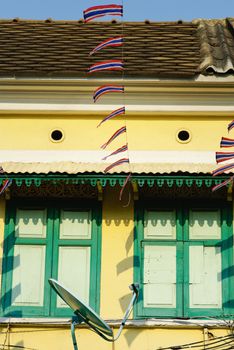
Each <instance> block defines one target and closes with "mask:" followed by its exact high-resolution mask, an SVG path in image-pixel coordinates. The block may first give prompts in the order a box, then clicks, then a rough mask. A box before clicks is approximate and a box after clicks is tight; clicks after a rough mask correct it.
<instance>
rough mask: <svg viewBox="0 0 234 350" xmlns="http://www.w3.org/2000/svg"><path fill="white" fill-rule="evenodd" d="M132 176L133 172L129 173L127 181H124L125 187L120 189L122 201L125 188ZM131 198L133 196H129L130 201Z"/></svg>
mask: <svg viewBox="0 0 234 350" xmlns="http://www.w3.org/2000/svg"><path fill="white" fill-rule="evenodd" d="M131 176H132V174H131V173H129V174H128V176H127V177H126V179H125V181H124V184H123V187H122V188H121V191H120V193H119V200H120V201H121V200H122V196H123V192H124V190H125V187H126V186H127V183H128V182H129V181H130V179H131ZM130 198H131V197H129V202H130ZM129 204H130V203H128V205H129ZM128 205H127V206H128Z"/></svg>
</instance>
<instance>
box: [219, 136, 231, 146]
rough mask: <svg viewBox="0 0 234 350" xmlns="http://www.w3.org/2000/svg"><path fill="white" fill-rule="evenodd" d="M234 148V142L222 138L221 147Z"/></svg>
mask: <svg viewBox="0 0 234 350" xmlns="http://www.w3.org/2000/svg"><path fill="white" fill-rule="evenodd" d="M233 146H234V140H233V139H228V138H227V137H222V139H221V142H220V147H233Z"/></svg>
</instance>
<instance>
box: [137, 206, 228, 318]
mask: <svg viewBox="0 0 234 350" xmlns="http://www.w3.org/2000/svg"><path fill="white" fill-rule="evenodd" d="M150 211H153V212H154V211H155V212H158V213H159V214H158V215H160V212H169V213H172V212H174V213H175V216H174V218H175V220H174V222H173V225H174V228H173V229H171V231H173V230H174V231H173V232H175V233H173V232H172V233H171V236H168V237H166V238H164V237H162V236H160V233H159V236H158V237H157V238H155V237H154V236H153V235H152V236H150V234H149V235H148V234H147V233H145V232H146V230H147V229H146V218H147V215H148V212H150ZM197 211H198V214H197V215H199V214H200V215H201V216H202V217H203V213H207V212H209V215H211V216H212V212H215V213H219V214H220V216H219V220H220V221H219V227H220V237H218V236H217V237H215V234H214V237H212V236H211V237H208V236H207V237H205V236H204V237H202V235H201V237H199V231H198V236H197V237H196V236H194V237H193V236H192V233H191V232H192V226H193V222H192V215H193V213H196V212H197ZM199 212H201V213H199ZM210 213H211V214H210ZM162 215H164V214H162ZM204 215H205V216H206V215H208V214H204ZM215 215H216V214H215ZM167 216H168V217H169V215H167ZM232 220H233V219H232V205H231V204H230V203H228V202H227V203H223V202H222V203H220V202H212V203H211V202H206V201H203V202H202V203H201V202H199V201H194V202H179V201H177V202H173V201H170V203H169V204H168V203H165V202H161V203H157V202H146V203H144V204H139V205H138V206H136V209H135V232H134V235H135V238H134V257H135V258H134V280H135V281H140V286H141V288H140V295H139V300H138V303H137V305H136V306H135V310H134V312H135V317H139V318H140V317H154V318H157V317H158V318H190V317H195V318H205V317H229V316H230V315H233V313H234V300H233V290H234V278H233V260H234V255H233V227H232ZM206 221H207V225H212V224H211V223H210V222H209V220H206ZM162 222H163V219H162ZM204 222H205V220H204ZM204 222H203V223H201V226H202V225H205V224H204ZM164 223H165V226H166V221H165V222H164ZM194 223H195V221H194ZM173 225H171V227H172V226H173ZM194 225H195V224H194ZM198 226H199V224H198ZM212 229H213V228H212ZM198 230H199V228H198ZM162 231H164V228H162ZM147 232H148V231H147ZM152 232H154V231H152ZM158 232H160V230H159V229H158ZM165 232H166V231H165ZM204 232H207V235H208V233H209V232H210V230H209V227H208V228H207V229H206V231H204ZM166 233H168V232H166ZM212 234H213V233H212ZM162 252H163V253H162ZM197 252H198V254H199V252H202V254H204V255H202V258H204V257H206V259H208V258H207V256H208V257H209V256H210V259H212V257H213V256H215V258H213V260H214V261H215V264H216V265H217V266H218V267H219V266H220V273H216V270H215V276H216V277H214V279H215V282H214V283H217V286H218V287H217V289H218V290H219V291H218V292H217V295H218V296H217V300H219V298H220V300H221V301H220V305H219V304H218V302H217V306H216V305H215V306H214V305H213V306H214V307H213V306H210V305H208V304H209V302H207V305H206V306H204V305H202V303H201V306H199V303H198V305H195V304H194V303H193V302H192V301H191V300H192V299H193V298H194V299H195V300H196V299H198V295H199V293H201V290H202V288H201V289H199V287H197V285H196V281H195V282H193V279H194V278H195V279H196V278H197V279H198V280H202V281H203V282H202V283H205V282H204V279H205V278H204V276H202V275H201V272H199V263H198V262H199V261H200V260H201V259H200V257H199V258H197V261H196V259H193V257H194V256H195V257H196V254H197ZM194 254H195V255H194ZM212 254H213V255H212ZM159 255H160V259H161V260H160V259H159V258H158V256H159ZM168 256H169V258H168V259H167V257H168ZM154 259H156V260H154ZM157 259H158V260H157ZM163 259H164V260H163ZM203 260H204V261H206V264H207V265H205V263H204V261H203V264H204V266H207V269H208V270H209V269H210V270H211V271H213V270H212V268H209V266H211V264H209V260H205V258H204V259H203ZM213 260H210V261H213ZM216 260H217V262H216ZM160 261H161V265H160ZM174 261H175V264H174ZM207 261H208V263H207ZM165 263H166V265H168V266H169V267H166V268H165V267H164V265H165ZM170 264H171V265H170ZM200 265H201V264H200ZM148 266H150V267H148ZM155 266H156V267H155ZM157 266H158V267H157ZM160 266H163V267H162V270H163V269H165V271H166V272H165V273H164V274H163V276H161V275H162V273H161V275H160V271H159V269H160ZM171 266H173V268H172V267H171ZM201 266H202V269H203V271H204V274H205V273H208V276H209V278H211V281H212V283H213V280H212V276H213V275H212V274H213V272H207V271H206V267H205V268H204V266H203V265H201ZM212 266H213V265H212ZM218 267H217V271H218ZM156 268H158V271H156ZM166 269H168V271H172V272H171V273H170V274H169V273H168V271H167V270H166ZM169 269H170V270H169ZM194 271H195V272H194ZM209 273H210V274H209ZM167 275H169V278H170V281H169V282H168V281H167V282H168V287H167V285H164V284H163V283H162V285H160V283H161V280H160V278H162V280H163V279H164V280H166V279H167ZM194 275H195V277H194ZM201 276H202V277H201ZM199 282H200V281H199ZM193 283H194V284H193ZM197 283H198V282H197ZM200 283H201V282H200ZM173 284H174V285H173ZM162 286H164V292H165V293H162V292H160V291H161V289H160V288H161V287H162ZM219 286H220V287H219ZM203 289H204V288H203ZM149 290H150V292H149ZM171 291H172V292H171ZM157 293H158V294H157ZM167 293H169V295H170V297H171V300H172V302H171V304H170V303H169V302H168V305H166V307H165V305H164V303H163V302H162V303H161V304H160V303H158V304H157V302H155V303H154V304H153V302H152V301H151V300H154V298H155V299H157V298H159V297H160V295H161V296H162V298H161V299H162V300H163V299H164V298H165V295H167ZM196 293H197V296H196ZM204 294H205V293H203V294H200V295H204ZM149 295H150V296H149ZM171 295H172V296H171ZM205 298H206V296H205V297H204V299H205ZM165 304H166V303H165ZM204 304H205V303H204Z"/></svg>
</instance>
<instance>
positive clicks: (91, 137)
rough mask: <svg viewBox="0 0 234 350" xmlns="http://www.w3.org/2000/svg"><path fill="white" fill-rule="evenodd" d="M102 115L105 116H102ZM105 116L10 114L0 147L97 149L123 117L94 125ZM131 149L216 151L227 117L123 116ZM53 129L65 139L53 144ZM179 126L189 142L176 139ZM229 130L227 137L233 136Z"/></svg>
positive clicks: (4, 122) (116, 143) (117, 142)
mask: <svg viewBox="0 0 234 350" xmlns="http://www.w3.org/2000/svg"><path fill="white" fill-rule="evenodd" d="M104 116H105V115H104ZM104 116H101V115H99V116H71V115H67V116H58V117H56V116H50V115H43V116H37V115H33V116H30V115H28V116H21V115H18V116H14V115H12V116H9V115H5V116H2V117H1V129H2V130H4V133H2V135H1V139H0V149H3V150H11V149H12V150H14V149H27V150H36V149H39V150H62V149H63V150H74V149H76V150H98V149H100V146H101V145H102V144H103V143H104V142H105V141H107V139H109V137H110V136H111V135H112V134H113V133H114V132H115V131H116V130H117V129H118V128H120V127H121V126H123V125H124V123H125V122H124V119H121V118H116V119H115V120H111V121H109V122H108V123H105V124H103V125H102V126H101V127H100V128H98V129H97V128H96V126H97V125H98V123H99V122H100V120H101V119H102V118H103V117H104ZM126 118H127V130H128V135H127V137H128V144H129V148H130V150H182V149H183V150H217V148H218V147H219V143H220V138H221V136H225V135H226V136H227V125H228V123H229V122H230V120H231V119H230V117H229V116H225V115H223V116H222V117H218V116H216V117H214V116H212V115H211V116H198V115H197V116H195V115H189V116H175V115H173V116H172V115H171V116H170V115H169V116H167V115H161V116H160V115H155V116H153V115H148V116H144V115H141V116H140V115H137V116H133V115H129V116H128V115H126ZM54 129H61V130H62V131H63V132H64V135H65V137H64V140H63V141H62V142H58V143H54V142H52V141H51V140H50V133H51V131H52V130H54ZM179 129H188V130H189V131H190V132H191V134H192V139H191V142H189V143H187V144H181V143H179V142H178V141H177V140H176V134H177V131H178V130H179ZM232 136H233V135H232V132H231V133H230V137H232ZM123 142H125V134H123V135H121V136H120V137H119V138H118V139H117V140H115V141H114V142H113V144H112V145H111V147H110V148H113V149H115V148H116V147H118V146H121V145H122V144H123Z"/></svg>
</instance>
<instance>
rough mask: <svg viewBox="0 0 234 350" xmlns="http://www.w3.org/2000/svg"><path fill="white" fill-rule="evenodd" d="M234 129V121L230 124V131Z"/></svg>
mask: <svg viewBox="0 0 234 350" xmlns="http://www.w3.org/2000/svg"><path fill="white" fill-rule="evenodd" d="M233 128H234V120H233V121H232V122H231V123H229V124H228V131H230V130H232V129H233Z"/></svg>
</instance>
